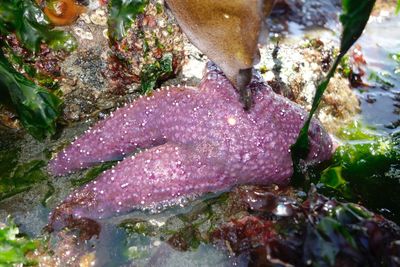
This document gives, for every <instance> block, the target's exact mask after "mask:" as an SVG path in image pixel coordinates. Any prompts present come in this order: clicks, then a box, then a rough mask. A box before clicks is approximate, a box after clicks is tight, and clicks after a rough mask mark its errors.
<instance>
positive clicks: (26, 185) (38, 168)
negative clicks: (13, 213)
mask: <svg viewBox="0 0 400 267" xmlns="http://www.w3.org/2000/svg"><path fill="white" fill-rule="evenodd" d="M3 164H7V162H2V165H3ZM8 164H9V163H8ZM45 165H46V163H45V162H44V161H43V160H32V161H30V162H27V163H23V164H19V165H17V166H16V167H14V166H15V165H12V166H13V167H14V168H13V169H12V170H11V171H10V170H9V171H8V174H7V172H6V174H3V173H1V174H0V175H1V176H0V200H3V199H6V198H9V197H12V196H14V195H16V194H18V193H21V192H25V191H28V190H29V189H31V188H32V186H34V185H35V184H37V183H40V182H42V181H45V180H47V179H48V177H47V175H46V174H45V173H44V172H43V170H42V167H44V166H45Z"/></svg>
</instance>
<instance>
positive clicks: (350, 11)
mask: <svg viewBox="0 0 400 267" xmlns="http://www.w3.org/2000/svg"><path fill="white" fill-rule="evenodd" d="M374 4H375V0H342V14H341V16H340V22H341V23H342V25H343V32H342V37H341V42H340V51H339V54H338V56H337V57H336V59H335V61H334V62H333V64H332V67H331V69H330V70H329V72H328V74H327V75H326V77H325V79H324V80H323V81H322V82H321V83H320V84H319V85H318V86H317V89H316V92H315V96H314V100H313V103H312V107H311V110H310V112H309V116H308V118H307V120H306V122H305V123H304V126H303V127H302V129H301V130H300V133H299V136H298V138H297V141H296V143H295V144H294V145H293V146H292V147H291V151H292V159H293V163H294V164H293V167H294V173H295V176H294V178H293V179H292V183H293V184H294V185H301V184H302V183H304V176H303V174H302V173H301V167H300V159H303V158H305V157H306V156H307V154H308V151H309V140H308V129H309V127H310V123H311V119H312V116H313V115H314V113H315V112H316V111H317V108H318V106H319V103H320V102H321V99H322V96H323V94H324V92H325V89H326V88H327V87H328V84H329V81H330V79H331V78H332V77H333V76H334V75H335V73H336V68H337V67H338V66H339V64H340V62H341V61H342V58H343V57H344V56H345V54H346V53H347V51H348V50H349V49H350V47H351V46H352V45H353V44H354V43H355V41H356V40H357V39H358V38H359V37H360V36H361V34H362V32H363V30H364V28H365V25H366V24H367V22H368V19H369V16H370V14H371V12H372V8H373V7H374Z"/></svg>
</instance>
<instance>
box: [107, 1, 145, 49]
mask: <svg viewBox="0 0 400 267" xmlns="http://www.w3.org/2000/svg"><path fill="white" fill-rule="evenodd" d="M148 3H149V1H148V0H111V1H110V2H109V16H108V35H109V38H110V41H111V43H115V42H117V41H120V40H121V39H122V38H124V37H125V36H126V33H127V30H128V28H129V27H130V26H131V25H132V23H133V22H134V21H135V19H136V16H137V15H139V14H141V13H143V12H144V9H145V8H146V6H147V4H148Z"/></svg>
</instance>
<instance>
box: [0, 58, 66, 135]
mask: <svg viewBox="0 0 400 267" xmlns="http://www.w3.org/2000/svg"><path fill="white" fill-rule="evenodd" d="M0 94H1V95H2V98H3V97H8V98H10V99H11V102H12V103H13V105H14V107H15V109H16V111H17V114H18V116H19V118H20V120H21V123H22V125H23V126H24V128H25V129H26V130H27V131H28V132H29V133H30V134H31V135H32V136H33V137H35V138H36V139H38V140H43V139H44V138H45V137H46V136H47V135H49V134H50V135H52V134H54V133H55V132H56V121H57V118H58V117H59V115H60V113H61V103H62V102H61V100H60V99H59V98H58V97H56V96H55V95H54V94H52V93H50V92H49V91H47V90H46V89H44V88H42V87H40V86H38V85H36V84H35V83H34V82H32V81H31V80H28V79H27V78H26V77H25V76H24V75H22V74H20V73H18V72H17V71H16V70H15V69H14V68H13V66H12V65H11V64H10V63H9V62H8V60H7V59H6V57H5V56H4V55H3V54H2V52H1V51H0Z"/></svg>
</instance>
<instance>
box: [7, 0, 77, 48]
mask: <svg viewBox="0 0 400 267" xmlns="http://www.w3.org/2000/svg"><path fill="white" fill-rule="evenodd" d="M52 28H53V26H52V25H51V23H50V21H49V20H48V19H47V17H46V16H45V15H44V13H43V11H42V10H41V9H40V8H39V7H38V6H37V5H36V3H35V2H34V1H30V0H9V1H5V2H4V3H2V4H1V6H0V33H1V34H2V35H7V34H10V33H15V34H16V36H17V38H18V40H19V41H20V42H21V43H22V44H23V46H24V47H25V48H27V49H29V50H30V51H33V52H38V51H39V47H40V44H41V43H46V44H48V45H49V46H50V47H51V48H52V49H55V50H60V49H62V50H66V51H72V50H74V49H75V48H76V46H77V42H76V40H75V38H74V37H73V36H72V35H71V34H69V33H65V32H63V31H59V30H53V29H52Z"/></svg>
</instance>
